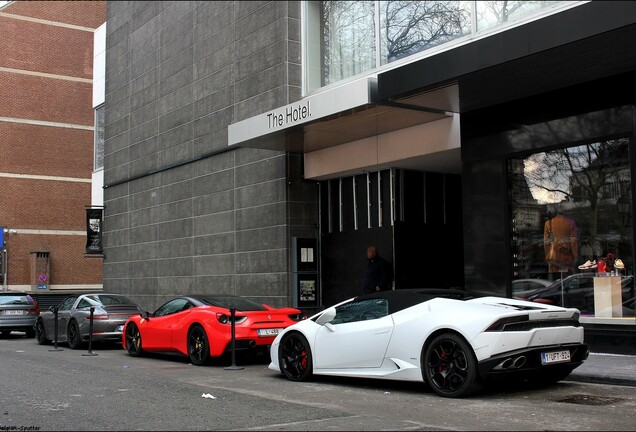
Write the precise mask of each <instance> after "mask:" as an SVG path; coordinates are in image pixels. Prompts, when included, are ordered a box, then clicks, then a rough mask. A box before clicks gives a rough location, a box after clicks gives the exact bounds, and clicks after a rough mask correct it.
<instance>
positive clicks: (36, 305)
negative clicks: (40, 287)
mask: <svg viewBox="0 0 636 432" xmlns="http://www.w3.org/2000/svg"><path fill="white" fill-rule="evenodd" d="M27 298H28V299H29V301H30V302H31V303H32V304H33V309H29V310H27V312H34V313H36V314H38V315H40V306H38V302H36V301H35V300H34V299H33V297H31V296H30V295H27Z"/></svg>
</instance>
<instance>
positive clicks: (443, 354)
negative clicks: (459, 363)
mask: <svg viewBox="0 0 636 432" xmlns="http://www.w3.org/2000/svg"><path fill="white" fill-rule="evenodd" d="M442 358H443V359H444V360H447V359H448V358H447V357H446V352H445V351H444V350H442ZM437 369H438V370H437V371H438V372H441V371H443V370H444V366H442V365H439V367H438V368H437Z"/></svg>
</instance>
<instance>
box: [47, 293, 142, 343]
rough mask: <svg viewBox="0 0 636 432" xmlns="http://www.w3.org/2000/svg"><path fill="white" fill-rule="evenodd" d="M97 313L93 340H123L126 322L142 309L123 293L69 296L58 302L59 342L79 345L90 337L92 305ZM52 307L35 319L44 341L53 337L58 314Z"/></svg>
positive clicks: (94, 314)
mask: <svg viewBox="0 0 636 432" xmlns="http://www.w3.org/2000/svg"><path fill="white" fill-rule="evenodd" d="M91 307H94V308H95V311H94V313H93V340H94V341H113V342H121V338H122V330H123V328H124V324H125V323H126V321H127V320H128V318H130V317H131V316H132V315H135V314H138V313H140V312H141V309H140V308H139V306H137V304H135V303H134V302H133V301H132V300H130V299H129V298H127V297H125V296H123V295H120V294H107V293H96V294H83V295H72V296H69V297H67V298H65V299H64V300H63V301H62V303H60V305H59V306H58V308H59V309H58V335H57V337H58V339H57V340H58V342H67V343H68V346H69V347H70V348H71V349H77V348H80V347H81V346H82V343H83V342H85V341H87V340H88V335H89V325H90V308H91ZM52 309H53V308H51V310H48V311H45V312H42V313H41V314H40V317H39V318H38V319H37V321H36V323H35V339H36V340H37V342H38V343H39V344H40V345H43V344H46V343H48V342H49V341H51V340H53V338H54V332H55V315H54V313H53V311H52Z"/></svg>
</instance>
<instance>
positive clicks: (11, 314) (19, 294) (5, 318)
mask: <svg viewBox="0 0 636 432" xmlns="http://www.w3.org/2000/svg"><path fill="white" fill-rule="evenodd" d="M38 315H40V308H39V307H38V304H37V302H36V301H35V300H33V298H32V297H31V296H30V295H29V294H27V293H25V292H24V291H0V331H1V332H2V335H3V336H8V335H9V334H10V333H11V332H12V331H21V332H26V335H27V337H33V336H34V335H35V332H34V331H33V324H35V320H36V319H37V317H38Z"/></svg>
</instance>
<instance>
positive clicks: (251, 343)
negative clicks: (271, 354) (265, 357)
mask: <svg viewBox="0 0 636 432" xmlns="http://www.w3.org/2000/svg"><path fill="white" fill-rule="evenodd" d="M249 346H250V348H256V341H253V340H251V341H250V342H249Z"/></svg>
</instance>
